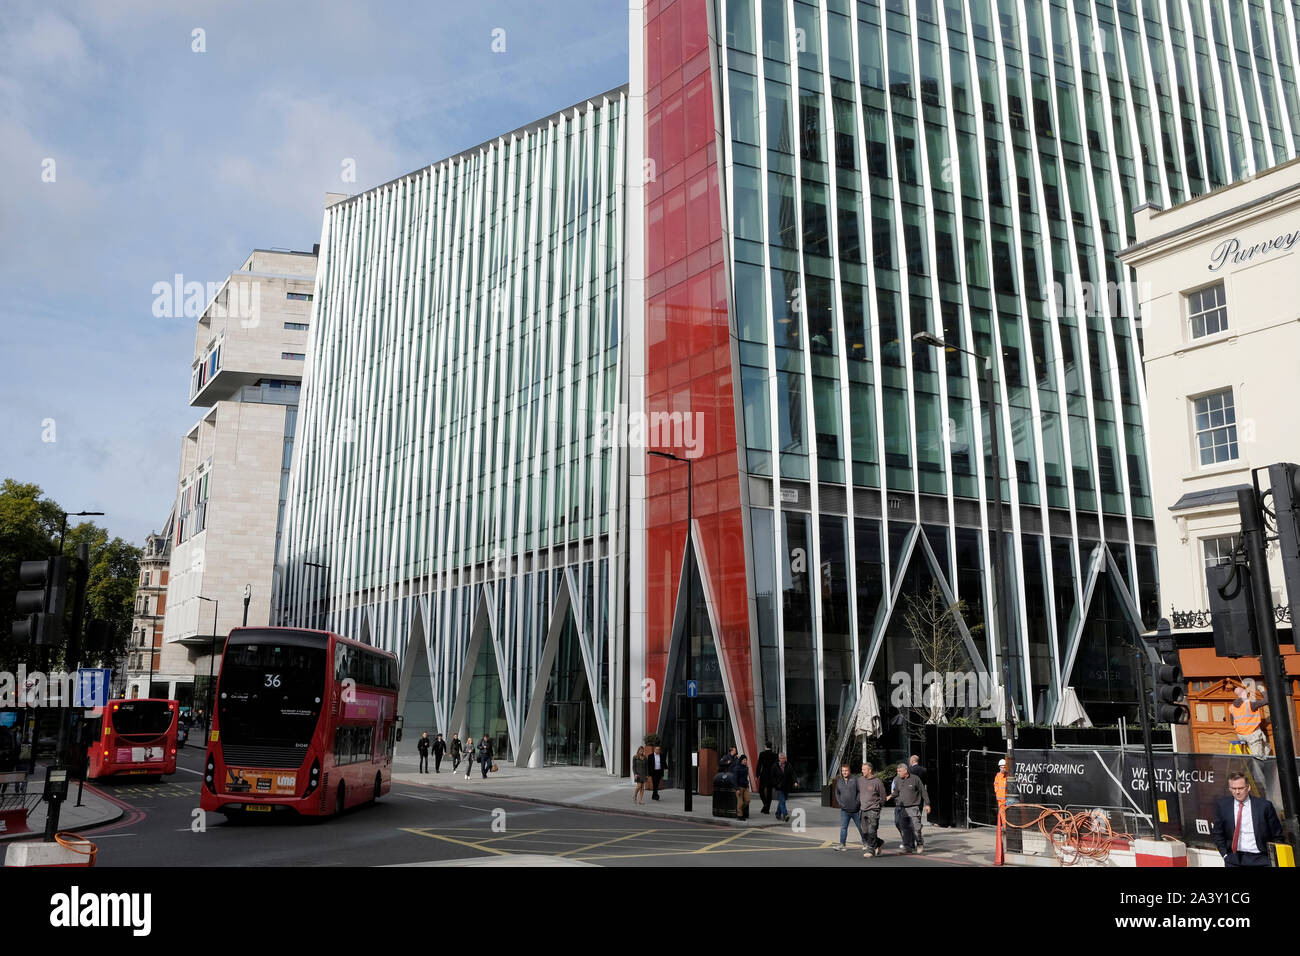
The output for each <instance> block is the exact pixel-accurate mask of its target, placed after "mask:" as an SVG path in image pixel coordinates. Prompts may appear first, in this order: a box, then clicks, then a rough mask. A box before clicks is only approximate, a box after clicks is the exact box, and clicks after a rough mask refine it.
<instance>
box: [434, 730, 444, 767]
mask: <svg viewBox="0 0 1300 956" xmlns="http://www.w3.org/2000/svg"><path fill="white" fill-rule="evenodd" d="M446 752H447V744H446V742H445V741H444V740H443V739H442V734H439V735H438V739H437V740H435V741H434V742H433V772H434V773H442V755H443V754H445V753H446Z"/></svg>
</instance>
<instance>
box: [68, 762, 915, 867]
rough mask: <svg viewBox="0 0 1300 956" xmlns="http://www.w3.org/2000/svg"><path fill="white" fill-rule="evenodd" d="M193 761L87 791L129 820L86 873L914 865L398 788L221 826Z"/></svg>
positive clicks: (780, 833) (774, 839)
mask: <svg viewBox="0 0 1300 956" xmlns="http://www.w3.org/2000/svg"><path fill="white" fill-rule="evenodd" d="M202 761H203V752H202V751H200V750H198V749H196V748H186V749H185V750H184V751H183V752H182V754H181V755H180V757H179V758H178V761H177V772H176V774H175V775H173V776H172V777H170V778H166V779H165V780H164V781H162V782H160V783H157V784H148V783H140V782H137V781H129V780H126V781H122V782H121V783H101V784H99V787H100V789H101V790H102V791H103V792H105V793H107V794H109V795H110V796H112V797H114V798H115V799H117V800H119V801H121V802H122V803H124V804H126V805H127V806H128V807H129V809H128V810H127V812H126V814H125V815H124V816H123V817H122V819H120V820H118V821H117V822H116V823H113V824H110V825H109V826H106V827H101V828H99V829H96V830H90V831H87V832H86V834H85V835H86V836H89V837H90V838H91V839H92V840H93V841H94V842H95V843H96V844H97V845H98V846H99V855H98V858H97V861H96V866H97V867H113V866H160V867H167V866H178V867H189V866H376V865H394V864H398V865H400V864H408V865H409V864H430V863H447V862H451V861H456V862H466V863H468V862H471V861H478V862H493V861H495V862H498V863H508V862H509V861H508V860H507V859H504V858H507V857H510V856H512V855H513V856H519V855H524V856H529V857H548V858H556V857H559V858H561V859H563V860H565V861H573V862H577V863H587V864H595V865H599V866H682V865H686V866H765V865H778V866H818V867H823V866H857V867H861V868H864V869H865V868H875V867H878V866H890V867H892V866H899V865H914V863H915V862H917V861H916V860H915V858H909V857H901V856H896V855H889V856H881V857H878V858H875V859H872V860H864V859H863V858H862V855H861V853H857V852H846V853H837V852H833V851H831V850H829V849H827V848H826V846H825V845H823V844H821V843H818V842H816V841H813V840H809V839H806V838H804V837H799V836H795V835H794V834H791V833H789V832H788V831H784V830H767V829H765V830H737V829H735V828H732V827H727V826H712V825H708V824H700V823H688V822H677V821H672V820H658V819H653V818H646V817H644V816H632V815H630V814H622V813H614V812H602V811H592V810H576V809H572V808H567V807H555V806H546V805H541V804H536V803H525V802H520V801H514V800H506V799H502V798H497V797H488V796H476V795H474V794H473V793H465V792H463V791H459V792H457V791H440V790H437V789H432V788H429V787H419V786H412V785H409V784H400V783H398V784H394V785H393V789H392V791H391V792H390V793H389V794H387V795H386V796H385V797H383V798H382V799H381V800H380V801H379V802H378V803H377V804H375V805H373V806H369V807H360V808H358V809H356V810H353V811H350V812H349V813H347V814H345V815H344V816H343V817H341V818H337V819H326V820H323V821H320V822H315V821H298V820H291V821H280V820H276V821H262V820H260V819H259V820H255V821H248V822H246V823H229V822H227V821H226V818H225V817H224V816H223V815H221V814H216V813H213V814H208V815H206V818H202V815H201V814H199V813H198V803H199V784H200V770H201V768H202ZM200 824H203V826H202V827H200ZM519 862H521V863H522V862H525V861H523V860H520V861H519ZM925 862H926V863H929V864H933V863H935V862H937V861H932V860H926V861H925Z"/></svg>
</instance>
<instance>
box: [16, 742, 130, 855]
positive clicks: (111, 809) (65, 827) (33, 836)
mask: <svg viewBox="0 0 1300 956" xmlns="http://www.w3.org/2000/svg"><path fill="white" fill-rule="evenodd" d="M44 782H45V766H44V763H43V762H38V763H37V765H36V772H35V773H33V774H31V776H30V777H28V787H29V793H28V795H27V799H26V801H25V803H26V806H27V807H28V808H29V809H28V812H27V831H28V832H25V833H0V843H3V842H5V841H10V842H19V841H22V840H40V839H42V837H43V835H44V833H45V819H46V815H47V808H48V804H46V803H45V801H44V800H41V799H40V793H41V788H42V787H43V786H44ZM77 797H78V784H77V782H76V781H73V782H72V784H71V785H70V786H69V787H68V799H67V801H66V802H65V803H64V804H63V805H62V807H60V809H59V831H60V832H68V831H77V830H88V829H91V828H92V827H100V826H103V825H105V824H107V823H114V822H116V821H117V820H119V819H121V818H122V816H123V815H124V814H125V813H126V812H127V811H128V810H129V809H130V807H128V806H127V805H126V804H124V803H122V802H121V801H119V800H116V799H114V798H113V797H110V796H109V795H107V794H105V793H104V792H103V791H101V790H99V789H97V788H96V787H94V786H92V785H91V784H86V785H85V786H84V787H82V788H81V793H80V797H81V800H80V805H78V800H77ZM0 804H3V807H0V809H10V808H11V806H12V801H8V802H6V801H5V800H4V795H3V794H0Z"/></svg>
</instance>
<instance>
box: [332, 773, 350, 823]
mask: <svg viewBox="0 0 1300 956" xmlns="http://www.w3.org/2000/svg"><path fill="white" fill-rule="evenodd" d="M347 795H348V791H347V788H346V787H345V786H344V784H343V781H342V780H340V781H339V790H338V796H337V797H336V798H335V802H334V813H335V815H340V814H342V813H343V808H344V807H345V806H347Z"/></svg>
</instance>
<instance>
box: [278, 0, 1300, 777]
mask: <svg viewBox="0 0 1300 956" xmlns="http://www.w3.org/2000/svg"><path fill="white" fill-rule="evenodd" d="M631 14H632V15H631V21H630V24H629V41H630V64H629V65H630V73H629V75H630V83H629V86H628V87H627V88H626V89H624V90H619V91H615V92H613V93H610V94H606V95H604V96H603V97H598V98H596V99H593V100H592V101H591V102H589V103H587V104H584V105H582V106H580V107H577V108H575V109H573V110H570V111H567V112H566V113H564V114H560V115H558V116H556V117H552V118H550V119H548V120H545V121H543V122H541V123H539V124H535V125H534V126H533V127H530V128H528V129H525V130H521V131H517V132H516V133H513V134H510V135H508V136H505V137H502V138H501V139H499V140H497V141H495V142H493V143H490V144H486V145H484V146H482V147H480V148H478V149H476V150H471V151H470V152H469V153H467V154H463V155H462V156H459V157H454V158H453V159H451V160H448V161H446V162H443V163H439V164H436V165H435V166H433V167H430V168H429V169H426V170H422V171H420V172H418V173H414V174H412V175H410V176H407V177H403V178H402V179H401V180H398V181H397V182H395V183H390V184H388V185H386V186H382V187H380V188H378V189H376V190H372V191H370V192H367V193H363V194H361V195H360V196H357V197H354V198H353V199H351V200H349V201H347V202H346V203H343V204H340V205H338V206H335V207H331V209H330V210H328V212H327V214H326V220H325V225H324V234H323V236H322V242H321V266H320V274H319V277H318V283H317V295H316V303H315V305H316V316H317V318H316V321H315V323H314V326H315V327H314V329H313V333H312V334H313V344H312V347H311V349H310V354H311V361H310V368H309V370H308V376H307V379H306V392H305V396H304V401H303V411H302V419H301V421H300V425H299V429H300V438H299V441H298V450H297V451H296V453H295V454H296V457H295V460H294V467H293V477H292V480H291V485H290V501H289V511H288V514H287V516H286V528H287V530H286V534H285V546H284V548H283V550H282V553H281V575H282V584H281V595H282V600H281V605H280V606H281V608H282V614H283V619H284V620H286V621H304V620H309V619H316V620H320V621H322V622H327V623H328V624H329V625H330V626H332V627H335V628H338V629H340V630H344V631H347V632H348V633H352V634H354V635H360V636H365V635H369V636H370V639H372V640H374V641H375V642H376V643H382V644H383V645H384V646H387V647H390V648H392V649H394V650H396V651H398V652H399V653H401V654H403V655H404V657H403V669H404V678H403V688H404V690H403V693H404V694H405V695H406V697H405V705H406V706H405V710H406V713H407V715H408V726H411V727H414V726H416V725H421V726H428V727H429V728H430V729H432V728H436V729H437V730H440V731H442V732H443V733H446V734H449V733H450V732H461V733H464V732H465V731H466V730H468V731H469V732H470V733H472V734H473V735H474V736H480V735H481V734H482V733H483V732H484V731H485V729H486V730H487V731H488V732H489V733H490V734H491V735H493V736H494V737H496V738H497V740H498V742H499V746H500V747H501V748H502V749H504V750H505V751H507V752H508V753H509V755H510V756H511V757H512V758H513V759H515V760H516V761H517V762H519V763H520V764H530V765H536V764H540V763H544V762H561V763H590V764H595V765H603V766H605V767H607V768H608V769H610V770H611V771H616V770H620V769H625V768H626V759H627V755H628V752H629V749H635V746H636V745H637V744H639V743H640V742H641V740H642V739H643V737H644V736H645V735H646V734H648V733H658V734H660V736H661V737H662V739H663V743H664V745H665V747H666V749H667V751H668V754H669V761H668V763H669V767H670V768H675V767H677V766H684V765H685V764H686V763H687V762H688V759H687V758H686V757H685V754H684V752H685V750H686V747H687V740H688V737H687V734H686V723H685V716H686V714H687V712H688V710H687V708H688V706H689V707H690V708H692V709H693V710H694V712H695V715H696V720H697V721H698V723H697V724H696V726H695V733H696V734H697V740H700V739H705V738H711V739H713V740H714V741H715V745H716V746H717V747H718V748H722V747H724V746H725V745H726V744H727V743H728V742H731V741H734V742H736V743H737V744H738V745H739V746H740V747H741V749H742V750H743V751H745V752H747V753H749V754H751V755H753V754H756V753H757V752H758V751H759V750H760V749H761V747H762V743H763V741H764V740H765V739H770V740H772V741H773V742H774V743H775V744H776V745H777V746H778V747H780V748H781V749H784V750H786V751H787V752H788V753H789V754H790V757H791V759H792V761H793V762H794V764H795V767H796V769H797V770H798V772H799V775H800V778H801V786H807V787H813V786H818V785H819V784H820V782H821V781H822V780H824V779H826V777H827V776H828V774H829V772H830V770H831V769H832V768H833V766H834V765H835V764H836V763H837V762H838V760H839V759H840V756H841V755H842V754H843V753H844V752H845V748H846V747H847V746H848V743H849V741H850V740H851V739H852V734H851V733H850V729H851V727H852V725H853V723H854V721H855V719H856V717H857V716H858V712H859V710H860V703H861V701H862V692H863V689H864V687H865V685H866V684H867V683H868V682H870V683H871V684H872V685H873V686H874V688H875V690H876V692H877V694H878V696H879V700H880V703H881V705H882V710H883V711H884V714H883V716H884V732H883V737H884V743H883V746H884V748H885V749H893V748H902V747H905V746H906V745H907V739H906V735H907V730H908V728H907V726H906V725H904V724H898V723H896V722H895V721H896V718H898V717H899V715H900V712H899V709H898V708H897V707H896V706H894V704H893V703H891V701H893V700H894V696H895V691H896V689H897V688H899V687H900V686H904V685H907V684H908V681H909V680H911V681H912V683H913V685H914V683H915V681H914V680H913V678H914V675H917V670H918V667H920V669H921V670H922V671H924V670H930V669H937V670H940V671H942V670H951V671H953V672H958V673H961V674H964V675H973V676H974V677H975V678H979V681H978V682H977V684H976V686H977V687H979V688H981V689H987V688H988V687H989V686H990V685H993V684H997V683H999V681H1000V678H999V677H997V676H996V675H999V674H1000V673H1001V672H1002V669H1003V668H1002V663H1003V662H1002V651H1001V648H1002V644H1003V639H1004V637H1005V638H1006V641H1007V644H1008V645H1009V653H1008V655H1007V662H1008V664H1009V670H1010V673H1011V678H1010V685H1011V693H1012V696H1013V698H1014V701H1015V704H1016V708H1017V712H1018V715H1019V718H1020V719H1021V720H1022V721H1035V722H1050V721H1052V720H1053V718H1054V716H1055V715H1056V712H1057V709H1058V707H1059V705H1060V704H1061V701H1062V697H1063V694H1064V691H1065V689H1066V688H1067V687H1073V688H1074V689H1075V691H1076V692H1077V696H1078V697H1079V699H1080V700H1081V701H1082V703H1083V705H1084V707H1085V709H1086V710H1087V711H1088V713H1089V715H1090V716H1091V718H1092V719H1093V721H1094V722H1097V723H1108V722H1113V721H1114V720H1115V719H1116V718H1118V717H1120V716H1132V715H1133V713H1134V712H1135V705H1136V699H1137V698H1136V675H1135V672H1134V667H1135V664H1134V657H1133V653H1134V651H1135V649H1136V648H1137V646H1138V644H1139V642H1138V639H1137V635H1138V633H1139V632H1141V631H1144V630H1146V629H1148V628H1149V627H1151V626H1152V625H1153V624H1154V623H1155V620H1156V618H1157V617H1158V616H1159V612H1160V607H1159V601H1158V592H1157V576H1156V573H1157V569H1156V561H1155V534H1154V524H1153V522H1154V521H1156V520H1159V518H1158V516H1156V515H1154V514H1153V508H1152V502H1151V496H1150V488H1151V482H1150V471H1151V467H1152V464H1151V463H1150V462H1149V461H1148V460H1147V457H1146V446H1145V438H1144V436H1145V431H1146V427H1147V422H1148V412H1147V406H1146V396H1145V392H1144V387H1143V381H1142V374H1141V347H1142V343H1141V328H1140V326H1139V324H1138V322H1137V321H1136V316H1135V309H1136V302H1137V298H1138V297H1137V296H1136V294H1135V290H1134V289H1132V288H1131V287H1130V285H1129V273H1128V271H1127V270H1126V269H1125V268H1124V267H1123V266H1122V264H1121V263H1120V261H1119V260H1118V258H1117V253H1118V251H1119V250H1120V249H1122V248H1124V247H1125V246H1127V245H1129V244H1131V242H1132V241H1133V232H1132V211H1133V210H1134V209H1137V208H1139V207H1141V206H1143V205H1144V204H1147V203H1151V204H1155V205H1159V206H1162V207H1168V206H1170V205H1172V204H1174V203H1178V202H1181V201H1184V200H1186V199H1188V198H1190V197H1192V196H1195V195H1199V194H1201V193H1204V192H1207V191H1209V190H1211V189H1214V188H1217V187H1219V186H1222V185H1225V184H1227V183H1229V182H1232V181H1235V180H1238V179H1241V178H1243V177H1245V176H1249V175H1251V174H1253V173H1254V172H1256V171H1258V170H1261V169H1264V168H1266V167H1269V166H1271V165H1274V164H1276V163H1279V162H1282V161H1284V160H1286V159H1289V158H1292V157H1294V156H1295V155H1296V151H1297V146H1298V144H1300V138H1298V132H1300V102H1298V101H1297V92H1296V83H1295V66H1296V64H1297V62H1300V50H1298V48H1297V21H1298V20H1300V4H1297V3H1295V2H1294V0H1249V2H1226V0H1145V2H1137V0H1086V2H1085V0H1046V2H1045V0H942V2H941V0H876V2H854V0H638V2H635V3H633V4H632V8H631ZM922 332H925V333H930V334H932V335H935V336H938V337H940V338H942V339H943V340H944V341H945V342H946V343H948V344H949V345H950V346H953V347H954V348H953V349H952V350H948V351H941V350H937V349H935V348H932V347H929V346H925V345H920V344H916V343H915V342H914V336H915V335H917V334H918V333H922ZM962 350H965V351H962ZM968 352H969V353H974V355H971V354H967V353H968ZM977 356H981V357H982V356H988V357H991V359H992V362H993V368H994V378H995V380H996V381H995V385H994V391H993V394H992V395H990V394H989V393H988V391H987V390H986V387H985V384H984V375H983V364H982V361H981V359H980V358H978V357H977ZM991 408H992V409H994V414H996V415H997V421H998V423H999V429H998V430H999V433H1000V436H1001V442H1000V445H1001V460H1002V469H1001V471H1002V475H1001V480H1000V482H997V483H996V484H997V485H999V486H1000V487H999V488H998V489H997V498H998V501H999V502H1000V505H1001V508H1002V511H1003V523H1004V525H1005V529H1006V534H1005V538H1004V549H1005V553H1006V555H1007V561H1006V564H1007V567H1008V570H1009V573H1008V580H1007V581H1006V582H1005V583H1004V590H1005V594H1006V595H1007V597H1006V600H1005V601H1004V609H1005V612H1006V617H1007V620H1008V625H1009V626H1008V628H1007V633H1006V634H1005V635H1004V634H1002V633H1000V632H999V630H998V627H997V622H996V620H995V618H996V617H997V615H996V614H994V613H992V609H993V608H994V587H995V582H994V581H993V579H992V575H991V573H990V565H991V559H990V553H991V532H990V529H989V524H990V521H989V511H990V498H991V497H993V489H994V486H995V483H994V482H993V481H992V480H991V476H990V474H989V471H990V451H991V446H990V442H989V431H990V429H989V425H990V418H989V416H990V409H991ZM611 421H612V422H613V423H614V424H613V427H607V426H609V423H610V422H611ZM655 452H664V453H667V454H669V455H671V456H675V458H676V459H677V460H674V459H673V458H664V457H662V456H661V455H657V454H654V453H655ZM688 516H689V518H690V521H689V522H688V520H687V519H688ZM927 603H928V604H929V606H930V607H931V608H936V607H937V608H939V609H940V610H943V609H945V608H948V607H951V606H954V605H955V606H956V607H957V609H958V610H957V613H955V614H950V615H948V616H947V617H946V618H944V620H945V622H946V623H944V625H943V627H942V628H941V630H943V631H944V643H945V650H944V653H943V654H942V655H938V656H936V655H935V654H934V653H932V652H931V651H932V650H933V648H931V649H930V651H927V650H924V649H922V648H921V647H920V646H919V645H922V644H924V642H923V641H920V640H918V627H917V621H918V615H919V614H921V613H922V612H923V611H924V609H925V608H924V605H926V604H927ZM932 630H933V628H932ZM688 636H689V638H690V640H689V641H688V640H687V639H686V638H687V637H688ZM688 649H689V651H690V653H686V651H687V650H688ZM940 659H941V660H942V662H943V663H944V664H945V665H946V667H939V668H934V667H932V664H933V663H934V662H935V661H937V660H940ZM688 668H689V670H690V677H691V679H692V680H693V682H694V683H693V685H692V686H691V692H692V693H694V694H695V696H694V697H687V696H686V695H687V692H688V691H687V684H686V677H687V671H688ZM420 675H428V680H427V682H425V681H424V680H423V678H422V677H420ZM989 675H995V676H993V677H989ZM416 677H420V679H419V680H416V679H415V678H416ZM909 689H911V690H912V691H913V692H914V693H915V695H916V696H918V697H919V695H920V688H919V687H915V686H909ZM918 702H919V701H918ZM966 702H967V703H968V704H976V705H979V704H982V703H984V695H983V694H980V699H979V700H974V701H971V700H969V699H968V700H967V701H966ZM969 709H970V708H969V707H968V708H967V710H969ZM413 713H426V714H427V715H428V718H427V720H422V719H417V720H415V721H414V722H413V721H412V717H411V715H412V714H413ZM670 773H671V769H670Z"/></svg>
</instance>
